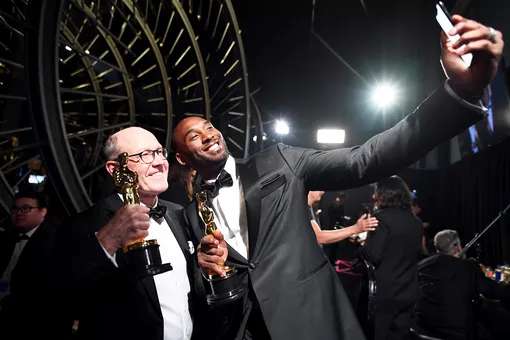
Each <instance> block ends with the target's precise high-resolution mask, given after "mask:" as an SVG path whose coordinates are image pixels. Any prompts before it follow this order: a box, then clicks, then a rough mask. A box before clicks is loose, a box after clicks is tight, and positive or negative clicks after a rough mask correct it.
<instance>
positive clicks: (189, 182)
mask: <svg viewBox="0 0 510 340" xmlns="http://www.w3.org/2000/svg"><path fill="white" fill-rule="evenodd" d="M195 174H196V171H195V170H193V169H191V168H190V167H187V166H185V165H181V164H179V163H177V162H175V161H174V163H172V164H171V165H170V168H169V170H168V189H167V190H166V191H165V192H163V193H161V195H159V197H160V198H161V199H164V200H166V201H169V202H173V203H176V204H179V205H181V206H183V207H186V206H187V205H188V204H189V202H191V200H192V199H193V181H194V179H195Z"/></svg>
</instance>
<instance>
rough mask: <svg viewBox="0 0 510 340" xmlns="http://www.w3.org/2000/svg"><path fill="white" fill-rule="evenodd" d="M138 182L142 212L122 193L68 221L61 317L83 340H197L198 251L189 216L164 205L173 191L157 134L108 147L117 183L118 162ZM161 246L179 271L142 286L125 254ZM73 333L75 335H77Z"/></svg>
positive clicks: (118, 137) (122, 135)
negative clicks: (140, 244)
mask: <svg viewBox="0 0 510 340" xmlns="http://www.w3.org/2000/svg"><path fill="white" fill-rule="evenodd" d="M124 152H127V154H128V164H127V166H128V168H129V169H130V170H131V171H134V172H136V174H137V175H138V194H139V196H140V203H141V204H140V205H136V204H128V205H125V206H124V205H123V196H122V195H121V194H119V193H115V194H113V195H112V196H110V197H108V198H106V199H105V200H102V201H100V202H98V203H97V204H96V205H94V206H92V207H91V208H89V209H87V210H86V211H84V212H82V213H80V214H79V215H78V216H74V217H72V218H71V219H69V220H68V221H67V222H66V221H64V223H63V224H62V227H61V228H60V230H59V234H58V236H57V242H56V252H55V254H56V257H55V272H56V275H55V283H54V287H53V288H54V289H55V290H56V291H57V293H58V294H57V297H59V300H60V301H62V302H64V304H63V305H62V307H61V308H59V309H60V310H63V311H65V314H66V315H65V319H67V320H71V321H73V329H74V331H75V332H76V337H77V338H78V339H95V340H100V339H123V340H129V339H133V340H135V339H136V340H139V339H151V340H189V339H190V338H191V334H192V331H193V325H192V319H191V313H190V308H189V307H190V304H191V303H192V301H191V287H192V283H193V280H192V278H193V272H194V264H195V261H194V249H193V247H192V246H191V247H190V245H193V243H192V242H191V241H190V238H189V235H188V232H187V227H186V220H185V216H184V209H183V207H181V206H180V205H177V204H174V203H170V202H166V201H163V200H161V199H158V195H159V194H161V193H162V192H164V191H166V190H167V188H168V181H167V177H168V161H167V159H166V158H167V156H168V152H167V150H166V149H165V148H164V147H163V146H162V145H161V143H159V141H158V140H157V139H156V137H155V136H154V135H153V134H152V133H150V132H149V131H147V130H145V129H142V128H139V127H130V128H127V129H124V130H121V131H119V132H117V133H115V134H113V135H112V136H110V137H109V138H108V139H107V141H106V143H105V146H104V156H105V157H106V163H105V167H106V170H107V171H108V173H109V174H110V175H112V174H113V172H114V171H115V170H117V169H118V168H119V163H118V161H117V159H118V156H119V155H120V154H122V153H124ZM145 238H147V239H156V240H157V241H158V244H159V252H160V254H161V260H162V263H170V264H171V265H172V267H173V269H172V270H171V271H168V272H164V273H161V274H158V275H155V276H150V277H145V278H139V277H137V276H135V275H133V274H132V273H130V270H129V267H128V264H127V263H126V258H125V256H124V252H123V249H122V248H123V247H124V246H126V245H129V244H132V243H133V242H134V241H136V240H139V239H145ZM70 328H71V327H70V325H68V329H69V330H70Z"/></svg>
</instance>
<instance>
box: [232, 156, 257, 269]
mask: <svg viewBox="0 0 510 340" xmlns="http://www.w3.org/2000/svg"><path fill="white" fill-rule="evenodd" d="M236 165H237V170H238V172H239V173H238V174H239V178H240V180H241V184H242V186H243V192H244V203H245V204H246V220H247V224H248V240H249V250H248V253H249V254H248V258H249V259H252V258H253V256H254V254H255V250H256V246H257V241H258V237H259V230H260V200H261V196H260V186H259V185H258V173H257V167H256V164H255V157H252V158H250V159H248V160H247V161H246V162H244V160H236Z"/></svg>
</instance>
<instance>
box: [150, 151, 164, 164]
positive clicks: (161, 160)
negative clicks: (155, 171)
mask: <svg viewBox="0 0 510 340" xmlns="http://www.w3.org/2000/svg"><path fill="white" fill-rule="evenodd" d="M165 161H166V158H165V156H163V154H162V153H161V152H156V153H154V161H152V165H160V164H163V163H164V162H165Z"/></svg>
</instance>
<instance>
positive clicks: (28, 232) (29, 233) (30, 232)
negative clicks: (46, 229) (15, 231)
mask: <svg viewBox="0 0 510 340" xmlns="http://www.w3.org/2000/svg"><path fill="white" fill-rule="evenodd" d="M39 226H40V224H39V225H38V226H37V227H35V228H34V229H32V230H30V231H27V232H26V233H24V234H25V235H27V236H28V237H32V235H34V233H35V231H36V230H37V228H39ZM20 235H23V233H21V234H20Z"/></svg>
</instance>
